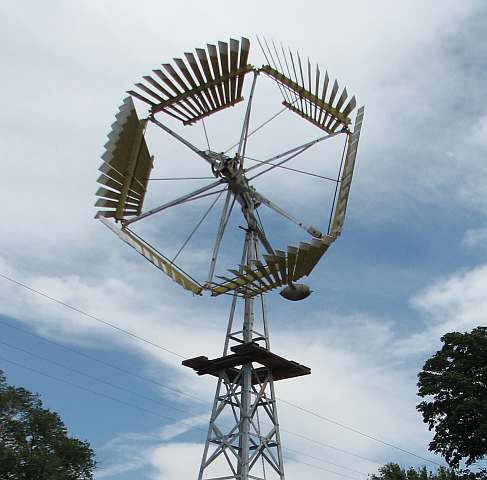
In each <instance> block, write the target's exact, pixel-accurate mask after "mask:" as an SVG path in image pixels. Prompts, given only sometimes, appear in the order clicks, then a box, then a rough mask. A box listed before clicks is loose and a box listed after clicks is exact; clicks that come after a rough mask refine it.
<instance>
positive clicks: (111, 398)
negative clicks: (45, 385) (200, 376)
mask: <svg viewBox="0 0 487 480" xmlns="http://www.w3.org/2000/svg"><path fill="white" fill-rule="evenodd" d="M0 360H3V361H4V362H7V363H11V364H12V365H16V366H17V367H20V368H23V369H25V370H29V371H31V372H34V373H37V374H38V375H42V376H43V377H47V378H50V379H52V380H56V381H57V382H61V383H66V384H67V385H71V386H72V387H75V388H78V389H79V390H84V391H85V392H89V393H92V394H93V395H98V396H99V397H104V398H106V399H108V400H111V401H113V402H117V403H120V404H122V405H125V406H127V407H131V408H136V409H137V410H140V411H143V412H146V413H150V414H151V415H154V416H156V417H160V418H163V419H164V420H170V421H172V422H177V423H183V424H185V425H188V426H189V427H191V428H194V429H196V430H201V431H203V432H204V433H206V430H203V429H202V428H198V427H195V426H194V425H192V424H190V423H188V422H185V421H184V420H180V419H177V418H174V417H170V416H169V415H162V414H160V413H157V412H153V411H152V410H149V409H147V408H144V407H141V406H139V405H136V404H135V403H130V402H126V401H125V400H120V399H119V398H117V397H112V396H111V395H108V394H106V393H102V392H98V391H97V390H93V389H91V388H88V387H84V386H82V385H78V384H77V383H74V382H71V381H69V380H66V379H64V378H59V377H56V376H54V375H50V374H49V373H45V372H41V371H40V370H37V369H35V368H32V367H28V366H27V365H24V364H22V363H19V362H14V361H13V360H9V359H8V358H5V357H2V356H0Z"/></svg>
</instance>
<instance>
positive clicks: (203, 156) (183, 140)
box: [149, 116, 215, 165]
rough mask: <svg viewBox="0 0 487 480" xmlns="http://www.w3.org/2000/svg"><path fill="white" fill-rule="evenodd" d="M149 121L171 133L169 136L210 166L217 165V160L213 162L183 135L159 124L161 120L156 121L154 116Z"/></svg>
mask: <svg viewBox="0 0 487 480" xmlns="http://www.w3.org/2000/svg"><path fill="white" fill-rule="evenodd" d="M149 120H150V121H151V122H152V123H153V124H154V125H157V126H158V127H159V128H162V130H164V131H165V132H167V133H169V135H172V136H173V137H174V138H175V139H176V140H179V141H180V142H181V143H182V144H183V145H186V146H187V147H188V148H189V149H191V150H193V152H195V153H196V154H197V155H199V156H200V157H201V158H203V159H204V160H206V161H207V162H208V163H209V164H210V165H213V164H214V163H215V160H213V159H212V158H211V157H210V156H209V155H207V154H206V153H205V152H204V150H200V149H199V148H197V147H195V146H194V145H193V144H192V143H190V142H188V140H186V139H185V138H183V137H182V136H181V135H179V134H177V133H176V132H175V131H174V130H171V129H170V128H169V127H166V125H164V124H163V123H161V122H159V120H156V119H155V118H154V117H153V116H152V117H149Z"/></svg>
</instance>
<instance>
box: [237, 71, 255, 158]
mask: <svg viewBox="0 0 487 480" xmlns="http://www.w3.org/2000/svg"><path fill="white" fill-rule="evenodd" d="M256 83H257V72H254V81H253V82H252V88H251V89H250V96H249V101H248V102H247V111H246V112H245V118H244V122H243V125H242V133H241V135H240V141H239V144H238V158H239V159H240V162H241V163H240V164H241V165H243V159H244V157H245V149H246V147H247V139H248V138H249V137H248V135H249V122H250V111H251V109H252V100H253V99H254V90H255V85H256Z"/></svg>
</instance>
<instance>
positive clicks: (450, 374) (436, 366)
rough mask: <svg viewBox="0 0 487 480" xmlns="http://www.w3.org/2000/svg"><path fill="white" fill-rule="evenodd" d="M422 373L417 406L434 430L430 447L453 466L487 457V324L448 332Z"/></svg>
mask: <svg viewBox="0 0 487 480" xmlns="http://www.w3.org/2000/svg"><path fill="white" fill-rule="evenodd" d="M441 340H442V342H443V347H442V348H441V350H439V351H438V352H436V354H435V355H433V357H431V358H430V359H429V360H427V361H426V363H425V364H424V367H423V370H422V371H421V372H420V373H419V374H418V377H419V382H418V387H419V392H418V395H419V396H420V397H423V398H425V397H426V398H427V399H426V400H424V401H422V402H421V403H420V404H419V405H418V406H417V409H418V410H419V411H420V412H421V413H422V414H423V421H424V422H425V423H427V424H428V427H429V429H430V430H433V429H434V431H435V435H434V437H433V440H432V442H431V443H430V444H429V450H430V451H432V452H435V453H439V454H440V455H442V456H443V457H444V458H445V459H446V461H447V462H448V465H450V467H453V468H458V467H459V465H460V462H463V461H464V462H465V465H466V466H467V467H469V466H470V465H472V464H474V463H475V462H476V461H478V460H481V459H482V458H484V457H485V456H487V327H477V328H475V329H474V330H472V332H470V333H458V332H453V333H447V334H446V335H444V336H443V337H442V338H441Z"/></svg>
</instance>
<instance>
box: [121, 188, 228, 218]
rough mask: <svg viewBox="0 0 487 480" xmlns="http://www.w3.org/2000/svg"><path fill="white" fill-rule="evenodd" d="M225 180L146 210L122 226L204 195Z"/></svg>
mask: <svg viewBox="0 0 487 480" xmlns="http://www.w3.org/2000/svg"><path fill="white" fill-rule="evenodd" d="M224 181H225V180H224V179H220V180H217V181H216V182H213V183H210V184H209V185H206V186H205V187H201V188H198V190H195V191H194V192H191V193H187V194H186V195H183V196H182V197H179V198H176V199H175V200H172V201H171V202H167V203H164V204H163V205H161V206H159V207H156V208H153V209H152V210H148V211H147V212H144V213H142V214H140V215H137V216H136V217H133V218H131V219H130V220H127V221H125V222H124V225H130V224H131V223H134V222H137V221H139V220H142V219H143V218H146V217H149V216H150V215H154V214H155V213H158V212H161V211H162V210H165V209H166V208H170V207H174V206H176V205H178V204H180V203H183V202H185V201H186V200H189V199H190V198H192V197H194V196H196V195H199V194H200V193H204V192H206V191H208V190H211V189H212V188H214V187H216V186H218V185H221V184H222V183H223V182H224Z"/></svg>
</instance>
